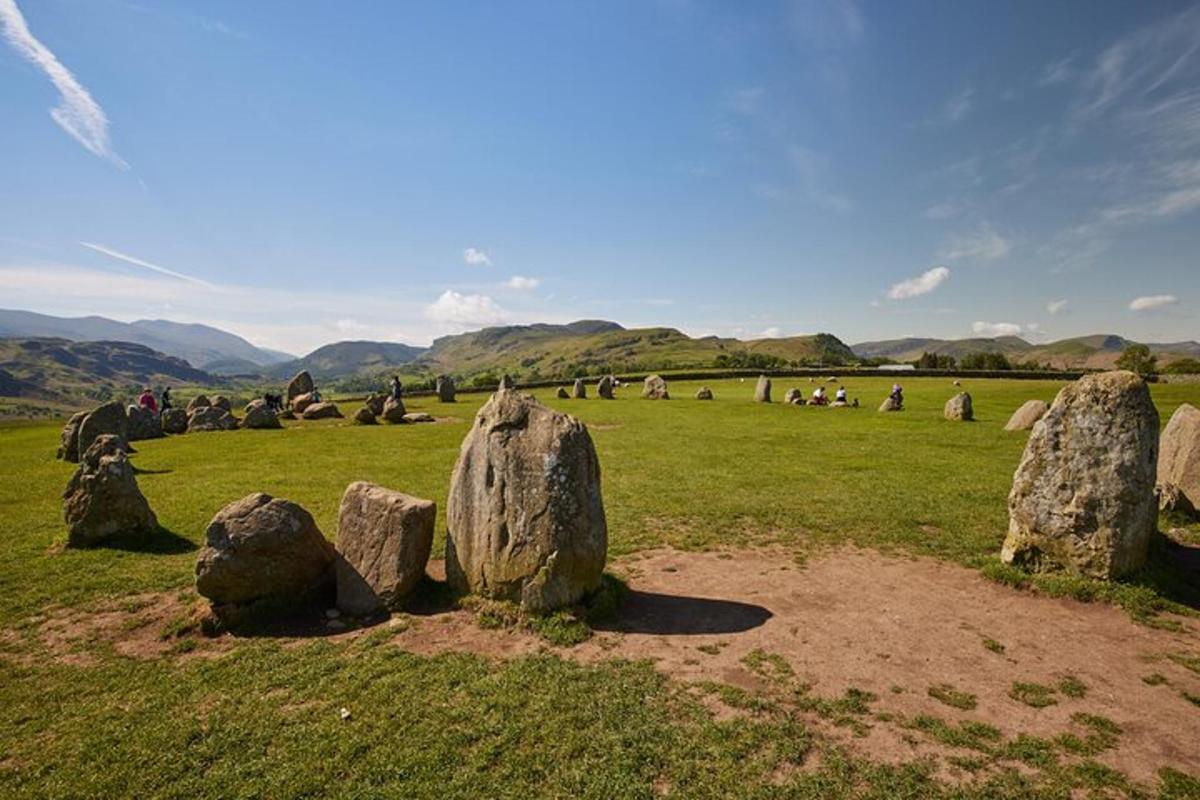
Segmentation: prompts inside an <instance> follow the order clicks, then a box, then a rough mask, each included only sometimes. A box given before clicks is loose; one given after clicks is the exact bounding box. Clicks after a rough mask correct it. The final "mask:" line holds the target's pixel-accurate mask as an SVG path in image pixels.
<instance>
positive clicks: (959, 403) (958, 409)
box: [942, 392, 975, 422]
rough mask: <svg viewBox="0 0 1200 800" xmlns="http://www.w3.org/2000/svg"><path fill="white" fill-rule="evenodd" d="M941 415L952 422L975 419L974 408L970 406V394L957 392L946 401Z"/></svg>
mask: <svg viewBox="0 0 1200 800" xmlns="http://www.w3.org/2000/svg"><path fill="white" fill-rule="evenodd" d="M942 416H944V417H945V418H946V419H948V420H952V421H954V422H971V421H973V420H974V419H975V409H974V408H972V407H971V395H969V394H967V393H966V392H959V393H958V394H956V395H954V397H951V398H950V399H949V400H947V401H946V407H945V408H943V409H942Z"/></svg>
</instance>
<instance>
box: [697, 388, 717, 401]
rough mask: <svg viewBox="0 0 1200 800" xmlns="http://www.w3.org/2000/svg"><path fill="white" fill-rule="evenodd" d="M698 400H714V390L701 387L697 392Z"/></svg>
mask: <svg viewBox="0 0 1200 800" xmlns="http://www.w3.org/2000/svg"><path fill="white" fill-rule="evenodd" d="M696 399H697V400H712V399H713V393H712V389H710V388H708V387H707V386H701V387H700V388H699V389H697V390H696Z"/></svg>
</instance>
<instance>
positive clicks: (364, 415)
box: [354, 406, 379, 425]
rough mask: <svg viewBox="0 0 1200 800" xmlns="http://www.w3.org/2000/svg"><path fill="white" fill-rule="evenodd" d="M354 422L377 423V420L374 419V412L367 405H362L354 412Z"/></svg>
mask: <svg viewBox="0 0 1200 800" xmlns="http://www.w3.org/2000/svg"><path fill="white" fill-rule="evenodd" d="M354 422H355V423H356V424H358V425H378V424H379V422H378V420H376V419H375V412H373V411H372V410H371V409H370V408H369V407H367V406H363V407H362V408H360V409H359V410H358V411H355V412H354Z"/></svg>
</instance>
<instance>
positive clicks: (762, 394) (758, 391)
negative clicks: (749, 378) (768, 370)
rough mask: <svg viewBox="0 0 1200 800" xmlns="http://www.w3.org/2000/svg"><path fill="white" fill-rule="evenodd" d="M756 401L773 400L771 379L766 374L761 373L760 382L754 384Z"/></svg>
mask: <svg viewBox="0 0 1200 800" xmlns="http://www.w3.org/2000/svg"><path fill="white" fill-rule="evenodd" d="M754 402H756V403H769V402H771V379H770V378H768V377H767V376H766V375H759V376H758V383H756V384H754Z"/></svg>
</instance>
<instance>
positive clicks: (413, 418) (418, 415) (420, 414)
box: [403, 411, 436, 423]
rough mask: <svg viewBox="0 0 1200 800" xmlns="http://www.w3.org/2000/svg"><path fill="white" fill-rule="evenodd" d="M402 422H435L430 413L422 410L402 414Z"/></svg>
mask: <svg viewBox="0 0 1200 800" xmlns="http://www.w3.org/2000/svg"><path fill="white" fill-rule="evenodd" d="M403 421H404V422H408V423H413V422H436V420H435V419H434V418H433V415H432V414H426V413H425V412H424V411H414V412H413V413H411V414H405V415H404V420H403Z"/></svg>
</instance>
